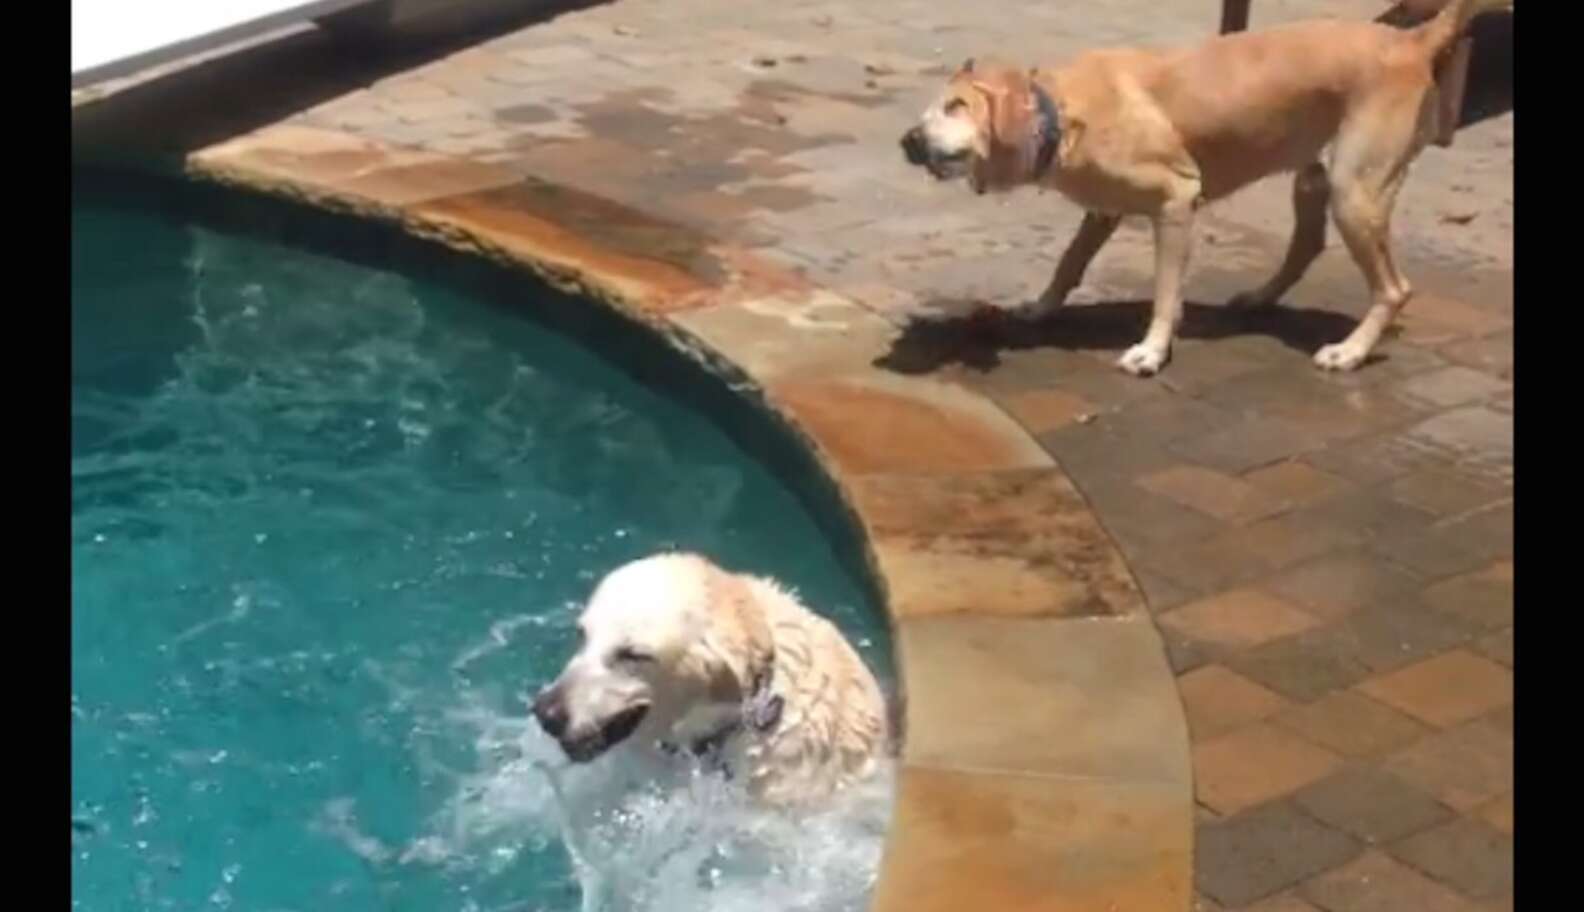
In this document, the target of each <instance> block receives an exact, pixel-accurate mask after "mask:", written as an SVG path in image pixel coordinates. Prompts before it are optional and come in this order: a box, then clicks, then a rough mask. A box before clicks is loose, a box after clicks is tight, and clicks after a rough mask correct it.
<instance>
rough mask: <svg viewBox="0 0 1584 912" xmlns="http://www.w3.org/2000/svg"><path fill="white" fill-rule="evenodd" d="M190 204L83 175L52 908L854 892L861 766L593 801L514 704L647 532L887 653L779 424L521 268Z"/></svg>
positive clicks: (861, 835)
mask: <svg viewBox="0 0 1584 912" xmlns="http://www.w3.org/2000/svg"><path fill="white" fill-rule="evenodd" d="M189 197H191V199H189ZM200 197H202V198H201V199H200ZM213 202H214V201H213V200H212V199H211V198H210V197H208V196H202V194H200V193H199V192H198V191H193V190H187V189H183V188H175V189H173V188H170V187H166V186H163V185H160V186H152V185H148V186H145V185H128V184H123V183H122V182H120V181H118V180H116V179H114V178H110V179H104V178H98V177H91V176H82V177H80V179H79V180H78V182H77V185H76V187H75V188H74V196H73V203H72V430H71V434H72V440H71V446H72V624H71V631H72V632H71V640H72V641H71V650H72V695H71V696H72V746H71V756H72V760H71V780H72V795H71V802H72V895H73V899H72V906H73V908H74V909H82V910H95V912H111V910H122V909H126V910H133V909H137V910H158V909H173V910H175V909H179V910H199V909H233V910H259V912H285V910H305V912H306V910H323V909H332V908H333V909H337V910H350V912H358V910H413V912H420V910H421V912H440V910H468V912H475V910H476V912H486V910H520V912H530V910H543V912H560V910H572V909H578V908H581V907H583V906H582V904H584V903H585V902H587V903H588V904H589V905H588V907H589V908H594V907H603V908H611V909H616V908H630V909H656V910H674V912H681V910H687V912H697V910H704V909H726V908H731V909H738V908H741V909H770V908H772V907H774V908H800V909H810V910H814V909H819V910H827V909H858V908H861V907H862V906H863V904H864V903H863V897H864V895H865V893H866V891H867V889H868V879H869V878H870V877H871V876H872V872H873V867H874V864H875V860H876V859H877V858H878V851H879V844H880V840H881V831H882V830H883V826H884V818H885V814H886V807H887V804H888V801H889V794H888V789H887V788H885V787H883V786H877V789H878V790H879V791H883V792H886V794H884V795H879V794H878V793H876V794H871V795H869V796H868V797H867V798H866V799H865V800H864V801H863V802H856V803H853V804H850V805H848V806H846V807H841V808H838V809H835V810H832V811H830V812H828V813H827V814H826V815H825V816H824V817H822V818H820V819H815V820H809V819H804V820H801V821H790V822H788V821H777V820H773V819H771V818H768V817H765V816H763V814H762V813H761V812H758V811H755V810H753V809H750V808H746V807H744V806H740V805H739V804H736V803H735V802H737V801H738V799H737V798H736V797H734V793H733V792H732V791H731V790H730V789H729V788H724V787H722V786H721V785H720V784H719V783H718V782H715V781H714V780H710V779H707V778H706V779H700V778H699V777H697V776H686V775H684V776H683V777H682V779H680V780H678V781H677V782H673V783H671V784H670V785H668V786H665V787H664V789H662V788H661V787H660V786H658V785H653V786H650V787H648V788H645V789H640V790H638V791H636V792H633V793H631V795H630V796H629V797H624V798H621V799H620V802H619V803H618V805H617V806H615V807H614V808H609V807H608V808H606V809H605V810H604V811H602V812H600V813H601V814H603V816H599V817H598V818H597V820H596V819H594V818H590V819H588V820H582V819H578V815H579V814H580V813H582V811H580V810H579V808H580V807H582V805H578V804H577V803H576V802H573V801H571V800H570V799H568V798H567V797H566V795H565V794H564V793H565V790H566V788H568V786H567V783H566V782H563V783H562V786H563V794H562V796H561V798H560V799H559V800H558V799H557V797H556V793H555V792H554V791H553V790H552V789H551V783H550V780H549V778H548V777H547V775H546V773H545V771H544V770H543V769H541V768H540V767H541V766H542V765H543V764H546V763H548V764H550V765H552V766H554V765H556V764H558V763H559V762H561V758H560V756H559V754H558V753H557V752H556V750H555V748H554V747H553V745H551V744H550V743H548V742H547V741H546V740H545V739H544V738H543V737H542V735H540V734H539V733H538V731H537V729H536V727H535V726H534V725H533V724H532V722H531V720H530V719H529V717H528V714H527V710H526V704H525V702H524V699H523V698H524V695H526V694H528V693H531V692H532V690H533V689H535V688H536V687H537V686H538V685H539V684H541V683H543V682H544V681H545V680H547V679H548V678H549V677H551V676H552V675H553V674H554V673H555V672H556V671H557V670H558V668H559V666H560V664H561V662H562V661H563V660H564V659H565V657H566V656H567V655H568V654H569V653H570V651H571V649H572V645H573V639H574V636H573V627H572V621H573V619H574V616H575V612H576V611H577V609H578V606H579V602H580V600H581V599H582V598H584V597H585V596H586V595H587V594H588V592H589V591H590V589H591V588H592V586H593V584H594V582H595V581H596V579H597V578H598V577H599V576H600V575H601V574H603V573H604V572H605V571H607V570H609V569H611V568H613V567H615V566H616V565H618V564H619V563H621V562H623V561H626V560H630V559H632V558H635V557H638V556H641V555H644V554H647V553H650V552H652V551H654V550H657V549H660V548H663V547H668V546H680V547H685V548H689V549H696V550H699V551H702V552H704V553H707V554H710V555H713V556H714V557H716V559H718V560H719V561H720V562H722V563H723V564H725V565H726V566H729V567H732V568H735V569H744V570H751V571H754V572H759V573H765V574H770V575H774V576H776V577H778V578H779V579H781V580H783V581H785V582H786V583H788V584H789V585H792V586H794V587H796V588H797V589H798V590H799V591H800V592H801V593H802V594H803V596H804V597H805V599H806V600H807V601H808V602H809V603H810V604H811V605H812V606H814V607H815V608H816V609H817V610H820V611H822V612H824V613H826V614H827V615H829V616H831V617H833V618H834V619H835V620H836V621H837V622H838V623H839V624H840V625H841V626H842V628H843V629H844V630H845V631H846V632H847V634H848V635H849V636H850V638H851V639H852V640H853V641H854V642H855V643H857V644H858V645H859V646H860V649H861V650H862V651H863V653H864V655H865V657H866V658H867V659H868V660H869V661H870V663H871V666H872V667H875V668H876V669H877V671H878V672H879V673H880V675H881V677H882V680H887V681H888V680H889V677H890V674H889V664H888V656H887V648H888V643H887V640H886V636H885V631H884V629H883V622H882V621H881V619H880V614H879V613H878V611H877V610H876V609H875V607H874V606H873V604H872V603H871V600H870V597H869V595H868V592H867V590H866V589H865V588H864V587H863V585H862V584H861V583H860V581H859V580H858V579H857V578H856V575H855V574H854V573H853V572H852V569H851V567H852V563H851V560H850V557H851V555H850V554H844V553H843V548H842V547H840V546H836V545H832V544H830V542H831V536H830V535H829V534H828V529H829V519H828V517H818V519H819V520H820V521H816V520H817V517H816V513H815V511H814V510H812V509H811V508H810V507H809V506H807V504H808V503H810V502H811V501H810V499H809V498H808V497H806V496H800V494H799V493H798V492H797V491H795V490H794V489H793V487H791V486H789V485H788V484H786V483H784V482H783V481H782V480H780V479H781V478H782V477H783V476H782V473H780V472H773V471H772V470H771V469H770V468H767V467H766V465H765V464H764V463H763V462H762V461H761V460H759V459H757V458H755V457H754V456H753V455H751V454H750V452H749V451H750V450H754V449H755V448H756V446H757V448H758V449H763V450H765V451H776V450H778V449H780V448H782V447H790V446H791V444H790V443H788V442H786V441H780V442H777V441H778V440H779V438H776V437H775V436H774V434H775V433H776V432H777V429H776V428H774V426H773V425H772V424H771V423H770V422H769V421H768V420H763V421H759V422H758V423H757V424H756V423H755V416H752V415H747V416H746V417H744V416H738V417H737V418H736V419H733V420H734V421H738V422H739V423H738V424H732V423H731V422H722V421H717V417H718V416H714V414H713V412H712V411H709V410H707V409H706V407H705V406H702V405H701V404H700V403H701V402H703V401H705V400H707V399H708V397H704V399H700V398H699V397H697V396H692V395H690V394H687V393H686V390H687V389H689V387H687V384H686V383H685V382H682V381H679V382H678V384H677V385H676V388H675V389H667V388H665V387H666V384H665V383H660V382H656V379H655V378H657V377H663V376H669V375H670V374H671V373H678V372H680V373H678V376H681V375H682V374H685V373H686V371H685V369H684V368H683V367H682V366H681V364H680V359H679V358H678V357H677V356H674V355H672V354H671V353H669V352H666V351H662V350H661V349H660V346H659V345H658V343H654V344H650V345H648V346H647V347H644V346H633V345H631V344H627V345H626V346H625V347H623V346H619V345H615V343H611V344H610V345H607V344H606V342H608V341H609V338H608V335H609V333H611V332H614V331H615V330H612V329H611V328H610V326H607V325H606V324H600V323H598V322H597V321H596V323H595V324H593V325H594V327H595V329H596V330H598V331H590V330H588V329H587V327H583V329H576V330H575V329H567V328H566V327H560V326H553V325H552V323H553V321H548V322H547V321H545V320H540V319H536V318H532V317H531V316H530V315H529V312H530V311H531V310H533V309H535V308H540V309H546V310H550V309H556V308H559V309H560V311H561V312H573V311H577V310H584V311H586V310H591V309H592V307H591V305H587V304H582V303H579V302H572V301H568V300H566V299H559V298H557V296H556V295H555V294H554V293H553V292H551V291H548V290H545V289H542V288H540V287H538V286H535V285H534V284H532V283H531V282H530V281H529V280H528V279H527V278H526V277H523V276H517V275H509V276H504V277H503V276H502V275H496V274H493V273H492V274H490V277H489V278H488V279H487V280H481V281H477V282H460V281H459V282H452V281H451V273H450V270H452V269H453V267H454V268H455V269H456V270H458V274H460V273H461V272H462V271H465V270H466V269H467V268H471V267H466V266H457V265H455V264H453V263H452V261H451V260H448V259H447V258H446V257H445V256H443V255H439V254H435V255H433V256H430V255H428V254H424V255H419V254H417V253H412V251H413V250H415V249H416V246H415V242H407V241H392V240H390V239H383V240H380V239H376V240H375V241H372V242H369V243H363V242H360V241H348V242H347V244H346V245H345V246H346V248H347V251H346V252H343V251H341V250H338V251H337V257H331V256H327V255H322V254H321V253H315V252H310V250H309V249H307V248H305V247H303V246H302V245H301V244H300V243H294V242H287V241H283V240H281V239H280V238H283V237H287V236H288V235H289V233H283V232H281V231H279V230H276V229H278V228H279V227H280V226H281V225H284V224H288V223H293V222H294V220H296V219H319V218H324V217H321V216H308V215H306V214H301V215H299V214H296V213H293V214H291V215H282V213H281V212H280V211H278V210H276V209H271V208H269V206H270V205H272V204H266V203H261V202H257V201H252V200H230V199H227V200H225V201H224V202H223V203H222V204H221V205H219V207H218V209H217V208H216V207H215V206H214V205H213ZM250 206H254V207H260V208H258V209H257V210H256V211H255V210H254V209H250V208H248V207H250ZM220 210H224V212H225V213H226V214H225V215H224V216H218V215H214V214H213V213H214V212H216V211H220ZM238 212H240V213H242V214H241V215H238V214H237V213H238ZM259 225H265V226H274V228H259V227H257V226H259ZM315 225H316V227H315V228H314V229H313V231H312V232H309V233H310V234H312V235H313V236H314V237H319V238H342V237H350V236H352V235H354V234H357V232H359V231H367V230H369V229H366V228H363V227H362V226H356V227H354V226H353V225H352V224H351V223H344V222H339V221H327V222H325V223H324V224H322V225H321V224H319V223H317V222H316V223H315ZM315 232H316V233H315ZM404 245H405V246H404ZM315 249H319V248H315ZM392 250H399V251H406V252H407V255H403V256H401V257H392V256H391V255H390V253H391V251H392ZM394 260H399V261H400V266H401V268H400V270H399V271H398V270H393V269H391V268H388V266H389V263H390V262H391V261H394ZM441 275H444V276H446V280H445V281H441V280H439V279H438V278H437V277H438V276H441ZM480 289H485V290H483V291H481V290H480ZM490 289H493V291H490ZM557 302H558V303H557ZM578 319H584V318H581V317H580V318H578ZM574 322H576V321H574ZM569 325H571V324H569ZM578 325H579V326H582V324H578ZM601 327H604V328H601ZM602 334H605V335H602ZM607 350H615V351H619V352H623V353H624V354H622V355H621V357H619V358H615V359H608V358H607V357H606V356H605V355H604V354H603V353H604V352H606V351H607ZM672 361H677V362H678V363H677V364H672V363H671V362H672ZM677 390H682V391H683V392H682V393H678V392H677ZM711 401H712V400H711ZM761 425H762V426H761ZM756 441H757V444H756V443H755V442H756ZM766 441H768V442H766ZM888 687H889V685H888ZM595 766H596V767H597V766H598V764H596V765H595ZM562 774H563V775H565V774H566V773H565V771H563V773H562ZM570 775H571V776H573V777H577V776H581V777H584V778H583V779H582V780H579V781H576V782H573V780H572V779H568V780H567V782H572V784H573V785H574V786H576V787H577V788H581V789H582V793H583V795H584V797H583V798H582V799H580V800H582V801H584V802H585V803H586V802H587V796H588V795H589V794H592V793H597V792H602V791H603V792H606V793H607V794H606V796H605V797H606V798H607V799H609V801H614V800H616V799H614V798H611V795H612V794H615V793H612V792H611V791H610V790H609V789H606V788H605V787H604V785H603V782H604V780H602V779H600V778H599V777H600V776H602V775H605V774H604V773H602V772H600V771H598V770H596V769H594V768H592V767H591V768H588V769H583V768H580V769H579V770H577V771H573V772H572V773H570ZM590 777H592V778H590ZM678 782H679V783H680V784H678ZM609 801H607V803H609ZM745 840H746V842H745ZM748 843H752V844H753V849H752V851H747V850H745V849H744V848H743V846H744V845H746V844H748ZM574 856H576V857H577V858H578V859H579V862H578V863H577V864H574V861H573V858H574ZM617 875H620V876H617ZM593 881H599V884H597V885H594V884H593ZM594 886H598V889H594ZM585 893H588V894H589V895H588V896H585ZM596 893H597V894H599V895H598V896H596V895H594V894H596ZM767 902H768V903H770V905H766V903H767ZM778 903H779V904H778Z"/></svg>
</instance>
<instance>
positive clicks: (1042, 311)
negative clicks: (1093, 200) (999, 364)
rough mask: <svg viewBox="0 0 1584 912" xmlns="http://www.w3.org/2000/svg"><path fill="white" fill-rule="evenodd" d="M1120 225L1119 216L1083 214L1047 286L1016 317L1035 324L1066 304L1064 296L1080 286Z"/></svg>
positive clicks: (1096, 213)
mask: <svg viewBox="0 0 1584 912" xmlns="http://www.w3.org/2000/svg"><path fill="white" fill-rule="evenodd" d="M1120 224H1122V219H1121V218H1120V217H1119V216H1115V215H1101V214H1100V213H1098V212H1085V213H1084V217H1083V222H1082V223H1080V224H1079V225H1078V233H1077V234H1074V235H1073V239H1072V241H1071V242H1070V243H1068V245H1067V250H1066V251H1065V252H1063V253H1062V258H1061V262H1060V263H1058V264H1056V273H1055V275H1053V276H1051V281H1050V285H1048V286H1046V288H1045V292H1044V293H1043V294H1041V295H1040V296H1039V300H1038V301H1035V302H1034V303H1033V304H1031V305H1028V306H1026V307H1023V308H1021V309H1020V310H1019V312H1018V315H1019V316H1021V317H1023V318H1024V319H1028V320H1038V319H1040V318H1041V317H1045V316H1048V315H1050V313H1051V312H1052V311H1054V310H1056V309H1057V308H1059V307H1061V306H1062V305H1063V304H1065V303H1067V296H1068V295H1070V294H1072V292H1073V289H1074V288H1077V287H1078V286H1079V285H1081V284H1083V277H1084V273H1085V272H1087V271H1088V270H1089V264H1090V263H1091V262H1093V261H1094V258H1095V254H1097V253H1099V252H1100V248H1101V247H1104V246H1105V243H1106V241H1109V240H1111V235H1113V234H1115V233H1116V229H1117V226H1118V225H1120Z"/></svg>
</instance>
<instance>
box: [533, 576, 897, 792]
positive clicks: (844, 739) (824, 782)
mask: <svg viewBox="0 0 1584 912" xmlns="http://www.w3.org/2000/svg"><path fill="white" fill-rule="evenodd" d="M578 629H579V631H580V632H581V634H582V637H583V642H582V645H581V646H580V647H579V649H578V651H577V654H576V655H574V656H573V657H572V659H571V660H570V661H569V662H568V663H567V666H566V668H565V669H564V670H563V671H562V672H561V674H560V676H559V677H557V678H556V680H555V681H554V682H553V683H551V684H550V685H549V686H548V687H546V688H545V689H544V690H542V691H540V693H539V695H538V696H537V697H536V698H535V700H534V706H533V711H534V716H535V717H536V718H537V719H538V721H539V724H540V726H541V727H542V728H543V729H544V730H545V732H546V733H547V734H549V735H550V736H551V737H553V738H555V739H556V741H557V742H558V743H559V744H560V745H561V749H562V750H563V751H564V752H565V753H566V755H567V757H569V758H570V759H571V760H573V761H575V762H586V761H589V760H592V759H594V758H596V757H599V756H601V755H602V754H604V753H605V752H607V751H609V750H610V749H611V748H613V747H616V746H617V745H628V746H630V747H635V748H638V749H641V750H648V749H659V750H662V751H667V752H673V753H674V752H677V751H681V750H688V751H691V752H693V753H694V754H696V755H699V756H702V757H707V758H709V759H711V760H712V761H714V762H717V763H718V764H719V765H721V766H722V767H724V769H725V770H726V772H727V774H728V775H731V776H733V777H738V778H741V779H742V780H744V781H745V782H746V785H747V788H748V791H749V793H750V794H751V795H752V796H753V797H754V798H757V799H759V800H761V801H764V802H768V803H771V804H778V805H787V804H801V803H805V802H808V801H811V800H817V799H820V798H823V797H826V796H829V795H831V794H832V793H833V792H836V791H838V790H840V789H842V788H845V787H846V786H848V785H852V784H854V783H857V782H859V781H862V780H864V779H867V778H869V777H870V776H872V775H873V774H874V773H875V771H876V769H877V768H878V766H879V765H880V761H881V760H882V759H883V758H884V757H885V756H886V753H887V749H888V747H889V745H890V740H891V739H890V733H889V727H888V725H887V715H886V708H885V702H884V698H883V696H882V695H881V692H880V688H879V686H878V685H877V684H876V682H875V679H874V677H873V675H871V674H870V672H869V669H868V668H867V667H866V666H865V665H864V663H863V660H862V659H861V658H859V656H858V654H857V652H855V651H854V650H853V648H852V646H851V645H849V644H848V642H847V641H846V639H845V638H843V637H842V635H841V632H840V631H838V630H837V629H836V627H835V626H834V625H832V624H831V623H830V622H829V621H827V620H825V619H823V618H821V617H818V616H817V615H815V614H813V613H812V612H810V611H809V610H808V609H807V608H805V607H804V606H803V605H802V604H800V603H799V602H798V600H797V598H796V597H795V596H794V595H793V594H792V593H790V592H788V591H786V590H785V589H782V588H781V587H779V586H778V585H776V584H775V583H774V582H772V581H770V580H766V579H760V578H755V577H749V576H743V575H740V574H735V573H729V572H727V571H725V570H723V569H721V568H720V567H717V566H715V565H714V564H713V563H711V562H710V561H708V560H706V559H705V558H703V557H700V556H698V555H694V554H662V555H657V556H653V557H648V558H644V559H642V560H638V561H634V562H633V563H630V564H627V565H625V566H622V567H619V568H617V569H616V570H615V571H613V572H611V573H610V574H609V575H608V576H606V577H605V579H604V580H602V581H601V582H600V584H599V586H598V587H597V588H596V589H595V590H594V595H593V596H592V598H590V600H589V604H588V606H587V607H586V608H585V609H584V612H583V615H582V617H581V618H580V619H579V622H578Z"/></svg>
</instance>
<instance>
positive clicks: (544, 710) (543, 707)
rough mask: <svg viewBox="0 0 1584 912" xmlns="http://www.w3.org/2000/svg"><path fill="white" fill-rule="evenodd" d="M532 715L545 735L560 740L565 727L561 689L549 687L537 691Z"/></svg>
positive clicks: (553, 686) (564, 710)
mask: <svg viewBox="0 0 1584 912" xmlns="http://www.w3.org/2000/svg"><path fill="white" fill-rule="evenodd" d="M533 714H534V718H535V719H538V720H539V727H540V728H542V729H544V731H545V734H547V735H549V736H550V737H552V738H560V737H561V735H562V734H563V733H564V732H565V731H566V727H567V708H566V701H565V700H563V699H562V698H561V689H560V688H558V687H556V686H555V685H551V686H549V687H546V688H545V689H544V690H541V691H539V695H538V696H536V697H534V701H533Z"/></svg>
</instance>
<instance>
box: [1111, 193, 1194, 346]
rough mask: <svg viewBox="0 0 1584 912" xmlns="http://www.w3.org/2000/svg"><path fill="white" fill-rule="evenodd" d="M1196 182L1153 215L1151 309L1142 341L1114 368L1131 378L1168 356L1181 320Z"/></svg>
mask: <svg viewBox="0 0 1584 912" xmlns="http://www.w3.org/2000/svg"><path fill="white" fill-rule="evenodd" d="M1198 195H1199V192H1198V184H1197V182H1194V186H1193V192H1192V193H1180V194H1176V195H1174V197H1173V199H1172V200H1171V201H1170V202H1168V203H1167V204H1166V205H1165V206H1163V207H1162V209H1161V211H1160V212H1159V213H1158V214H1157V215H1156V216H1155V220H1154V221H1155V309H1154V313H1153V315H1152V316H1151V317H1150V325H1149V330H1148V331H1147V332H1146V333H1145V334H1144V339H1143V341H1141V342H1139V343H1138V344H1137V345H1135V346H1133V347H1132V348H1130V349H1128V350H1127V351H1125V352H1123V353H1122V357H1120V358H1118V359H1117V367H1120V368H1122V369H1123V370H1125V371H1127V372H1128V373H1130V374H1132V375H1133V376H1135V377H1148V376H1150V375H1152V374H1154V373H1156V372H1158V371H1159V370H1160V369H1161V368H1162V367H1164V366H1165V364H1166V361H1167V359H1168V358H1170V357H1171V347H1172V337H1173V336H1175V335H1176V333H1177V324H1179V323H1181V322H1182V303H1183V302H1182V284H1183V274H1184V273H1185V272H1187V271H1188V253H1189V250H1190V249H1191V248H1192V246H1193V219H1194V210H1195V209H1196V208H1197V207H1198Z"/></svg>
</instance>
